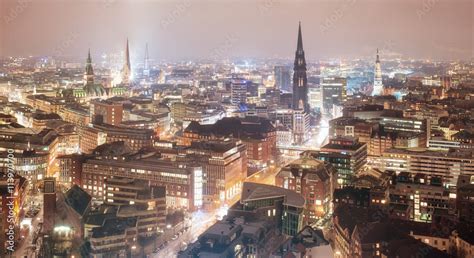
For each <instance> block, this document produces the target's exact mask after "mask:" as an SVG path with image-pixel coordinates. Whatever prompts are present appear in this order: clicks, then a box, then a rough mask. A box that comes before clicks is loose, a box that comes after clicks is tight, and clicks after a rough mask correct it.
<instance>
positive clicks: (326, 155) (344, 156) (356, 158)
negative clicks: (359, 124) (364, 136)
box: [310, 137, 367, 187]
mask: <svg viewBox="0 0 474 258" xmlns="http://www.w3.org/2000/svg"><path fill="white" fill-rule="evenodd" d="M310 155H311V156H313V157H314V158H316V159H319V160H323V161H327V162H329V163H331V164H332V165H333V166H334V167H335V168H336V169H337V178H338V179H337V184H338V187H343V186H345V185H348V184H349V183H350V181H351V179H352V178H353V177H354V176H355V175H356V174H357V173H359V172H360V171H361V170H362V169H363V167H364V165H365V164H366V163H367V144H365V143H360V142H359V141H357V140H356V139H355V138H351V137H337V138H333V139H331V140H330V141H329V143H328V144H326V145H324V146H322V147H321V150H320V151H319V152H312V153H311V154H310Z"/></svg>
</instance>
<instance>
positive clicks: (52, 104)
mask: <svg viewBox="0 0 474 258" xmlns="http://www.w3.org/2000/svg"><path fill="white" fill-rule="evenodd" d="M68 103H70V102H69V101H67V100H66V99H64V98H60V97H49V96H46V95H42V94H40V95H29V96H28V97H26V104H28V105H30V106H31V107H33V108H35V109H39V110H41V111H44V112H46V113H56V114H57V113H59V111H60V110H61V109H62V108H63V107H64V106H65V105H66V104H68Z"/></svg>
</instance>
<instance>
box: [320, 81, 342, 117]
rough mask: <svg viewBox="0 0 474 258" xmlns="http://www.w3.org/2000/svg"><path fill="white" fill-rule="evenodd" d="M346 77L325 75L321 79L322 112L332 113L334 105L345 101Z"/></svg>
mask: <svg viewBox="0 0 474 258" xmlns="http://www.w3.org/2000/svg"><path fill="white" fill-rule="evenodd" d="M346 87H347V79H346V78H342V77H325V78H322V80H321V96H322V102H323V103H322V112H323V113H324V114H332V113H333V109H334V106H335V105H336V106H337V105H342V103H344V101H346V94H347V93H346V91H347V90H346Z"/></svg>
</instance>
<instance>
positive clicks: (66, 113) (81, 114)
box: [58, 105, 91, 126]
mask: <svg viewBox="0 0 474 258" xmlns="http://www.w3.org/2000/svg"><path fill="white" fill-rule="evenodd" d="M58 115H59V116H61V118H62V119H63V120H64V121H66V122H69V123H72V124H74V125H77V126H88V125H89V124H90V123H91V120H90V115H89V110H87V109H85V108H83V107H81V106H76V105H66V106H64V107H63V108H61V110H60V111H59V112H58Z"/></svg>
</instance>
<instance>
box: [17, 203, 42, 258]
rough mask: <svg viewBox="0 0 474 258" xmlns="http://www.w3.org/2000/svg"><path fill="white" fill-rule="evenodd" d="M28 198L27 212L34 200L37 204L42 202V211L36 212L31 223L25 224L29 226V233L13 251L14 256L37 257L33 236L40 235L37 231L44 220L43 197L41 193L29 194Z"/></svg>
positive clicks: (25, 208)
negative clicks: (33, 247)
mask: <svg viewBox="0 0 474 258" xmlns="http://www.w3.org/2000/svg"><path fill="white" fill-rule="evenodd" d="M27 198H28V199H27V200H26V201H25V205H24V210H25V212H26V211H28V209H29V208H30V206H31V205H32V204H33V202H34V203H35V204H36V205H37V204H40V211H39V212H38V214H36V216H34V217H33V218H31V224H25V226H24V227H29V230H28V234H27V235H26V236H25V238H24V239H22V240H20V242H19V244H18V246H17V248H16V250H15V252H14V253H13V257H25V256H26V257H28V258H30V257H36V256H35V254H34V251H33V250H32V249H31V246H33V245H34V244H32V240H33V238H34V237H37V236H38V235H37V231H38V230H39V224H40V223H41V222H42V218H43V205H42V198H41V195H35V196H29V197H27ZM24 221H27V220H24Z"/></svg>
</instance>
